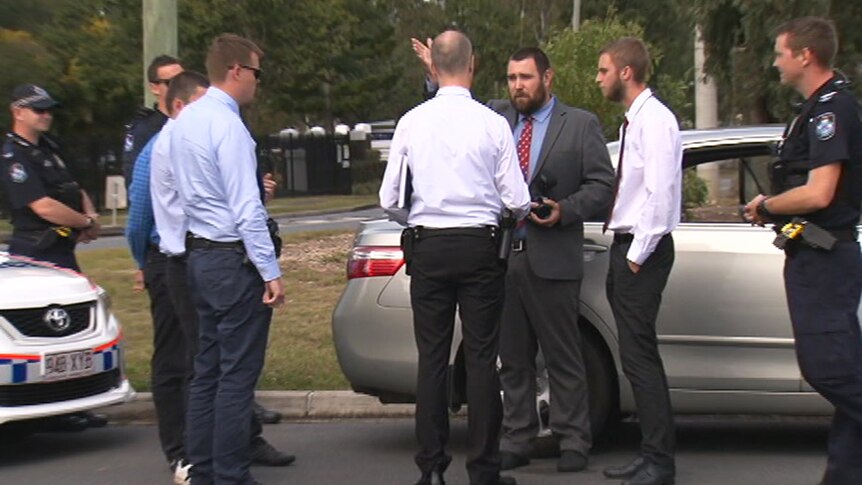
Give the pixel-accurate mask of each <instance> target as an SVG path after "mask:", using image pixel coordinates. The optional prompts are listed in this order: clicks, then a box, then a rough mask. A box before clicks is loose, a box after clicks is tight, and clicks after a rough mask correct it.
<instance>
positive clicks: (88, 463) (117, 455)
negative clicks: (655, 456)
mask: <svg viewBox="0 0 862 485" xmlns="http://www.w3.org/2000/svg"><path fill="white" fill-rule="evenodd" d="M678 425H679V426H678V433H677V437H678V454H677V469H678V475H677V484H678V485H685V484H692V485H694V484H696V485H773V484H775V485H796V484H799V485H803V484H808V485H813V484H814V483H817V481H818V480H819V478H820V476H821V473H822V469H823V466H824V464H825V449H826V436H827V421H826V420H824V419H784V418H782V419H766V418H744V417H741V418H690V417H686V418H681V419H680V420H679V422H678ZM264 436H265V437H266V438H267V439H268V440H269V441H270V442H271V443H273V444H274V445H275V446H277V447H278V448H280V449H282V450H286V451H288V452H291V453H295V454H296V455H297V457H298V458H297V462H296V463H295V464H294V465H293V466H290V467H287V468H263V467H255V468H254V469H253V473H254V476H255V478H256V479H258V480H259V481H261V482H263V483H266V484H303V485H340V484H368V485H389V484H393V485H399V484H400V485H404V484H412V483H414V482H415V481H416V479H417V478H418V472H417V470H416V468H415V466H414V465H413V459H412V457H413V453H414V452H415V450H416V445H415V441H414V435H413V422H412V420H411V419H386V420H345V421H329V422H291V423H286V424H279V425H272V426H266V427H265V428H264ZM638 439H639V438H638V434H637V428H636V425H634V424H631V423H627V424H623V425H622V426H621V427H620V429H619V431H617V432H615V433H614V435H613V437H612V439H609V440H608V441H607V442H606V443H603V444H599V445H597V446H596V447H595V449H594V452H593V456H592V458H591V462H590V466H589V468H588V470H587V471H585V472H582V473H577V474H559V473H557V472H556V470H555V465H556V460H555V459H554V458H553V457H552V456H551V455H552V447H551V446H544V447H542V448H543V449H541V450H539V454H541V455H542V457H540V458H534V459H533V462H532V464H531V465H530V466H528V467H525V468H521V469H518V470H517V471H515V472H514V473H511V475H512V476H514V477H516V478H517V479H518V483H519V484H521V485H523V484H535V485H538V484H542V485H544V484H547V485H557V484H582V485H591V484H601V485H609V484H616V483H618V482H616V481H613V480H606V479H604V478H603V476H602V475H601V470H602V468H603V467H605V466H607V465H610V464H619V463H622V462H625V461H627V460H628V459H630V458H631V457H632V454H633V452H634V450H635V449H636V447H637V443H638ZM465 440H466V423H465V421H464V420H461V419H459V420H456V421H453V426H452V436H451V440H450V443H451V446H450V451H451V452H452V453H453V455H454V460H453V462H452V465H451V466H450V468H449V471H448V472H447V473H446V483H448V484H449V485H466V484H467V477H466V471H465V470H464V450H465ZM0 483H4V484H13V483H21V484H28V485H41V484H52V485H54V484H83V483H86V484H105V485H108V484H116V485H139V484H140V485H145V484H146V485H152V484H159V483H164V484H169V483H170V475H169V474H168V471H167V468H166V466H165V464H164V461H163V459H162V457H161V455H160V452H159V448H158V440H157V437H156V428H155V427H154V426H109V427H107V428H103V429H94V430H88V431H85V432H83V433H74V434H44V435H36V436H33V437H30V438H28V439H27V440H25V441H23V442H17V443H12V444H5V445H0Z"/></svg>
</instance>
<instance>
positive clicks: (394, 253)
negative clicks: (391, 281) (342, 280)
mask: <svg viewBox="0 0 862 485" xmlns="http://www.w3.org/2000/svg"><path fill="white" fill-rule="evenodd" d="M403 264H404V253H402V252H401V248H399V247H397V246H356V247H355V248H353V251H351V252H350V256H349V257H348V258H347V279H349V280H350V279H353V278H368V277H370V276H392V275H394V274H395V273H397V272H398V270H399V269H400V268H401V266H402V265H403Z"/></svg>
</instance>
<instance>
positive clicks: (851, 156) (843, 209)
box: [779, 77, 862, 229]
mask: <svg viewBox="0 0 862 485" xmlns="http://www.w3.org/2000/svg"><path fill="white" fill-rule="evenodd" d="M860 115H862V113H860V108H859V105H858V104H857V102H856V98H855V97H854V96H853V93H852V91H851V90H850V89H849V88H848V86H847V82H846V81H844V80H842V79H841V78H839V77H833V78H832V79H830V80H829V81H827V82H826V83H825V84H824V85H823V86H821V87H820V88H819V89H818V90H817V91H815V92H814V93H813V94H812V95H811V97H809V98H808V99H807V100H806V101H805V104H804V105H803V107H802V112H801V114H800V119H797V120H795V123H804V126H799V127H798V128H797V129H791V130H789V133H788V135H787V138H786V139H785V140H784V143H783V145H782V147H781V150H780V153H779V157H780V158H781V159H783V160H807V161H808V169H809V170H814V169H816V168H818V167H822V166H825V165H829V164H832V163H836V162H838V163H841V165H842V172H841V178H840V179H839V182H838V187H837V190H836V194H835V198H834V199H833V201H832V203H831V204H829V206H827V207H826V208H824V209H821V210H818V211H816V212H813V213H810V214H800V215H802V216H804V217H805V219H807V220H808V221H810V222H813V223H814V224H817V225H818V226H820V227H823V228H826V229H850V228H852V227H854V226H855V225H856V224H857V223H858V222H859V217H860V204H862V119H860Z"/></svg>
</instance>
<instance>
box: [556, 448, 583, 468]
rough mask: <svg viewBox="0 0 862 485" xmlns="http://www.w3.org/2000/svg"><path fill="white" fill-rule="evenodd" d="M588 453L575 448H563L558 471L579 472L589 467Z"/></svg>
mask: <svg viewBox="0 0 862 485" xmlns="http://www.w3.org/2000/svg"><path fill="white" fill-rule="evenodd" d="M588 461H589V460H588V458H587V455H584V454H581V453H579V452H577V451H575V450H563V451H562V452H560V461H558V462H557V471H558V472H563V473H570V472H579V471H583V470H585V469H586V468H587V462H588Z"/></svg>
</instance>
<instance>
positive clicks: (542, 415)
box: [536, 325, 619, 440]
mask: <svg viewBox="0 0 862 485" xmlns="http://www.w3.org/2000/svg"><path fill="white" fill-rule="evenodd" d="M581 335H582V339H583V347H582V349H581V353H582V355H583V357H584V365H585V366H586V368H587V387H588V389H589V393H590V396H589V407H590V429H591V431H592V435H593V440H596V439H597V438H598V437H599V436H601V434H602V432H603V431H604V430H605V428H606V427H607V426H608V425H609V424H610V422H611V421H612V420H613V419H615V418H616V416H618V415H619V404H618V402H619V398H618V396H617V377H616V374H615V372H614V366H613V362H612V361H611V358H610V356H609V355H608V354H607V352H606V351H605V349H604V346H603V345H602V340H601V338H600V337H598V336H597V335H595V332H594V331H593V330H592V329H591V328H590V327H587V326H584V325H582V326H581ZM548 382H549V380H548V368H547V367H546V366H545V359H544V356H543V355H542V352H541V350H539V354H538V356H537V357H536V412H537V413H538V415H539V433H538V437H540V438H542V437H547V436H551V434H552V433H551V428H550V415H549V409H550V402H551V396H550V390H549V383H548Z"/></svg>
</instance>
